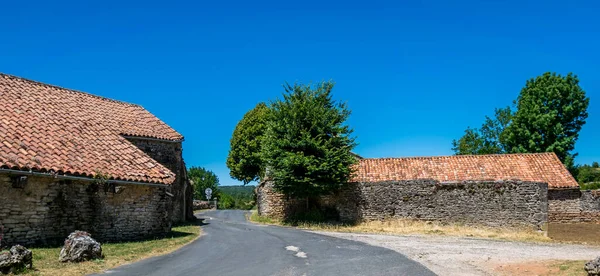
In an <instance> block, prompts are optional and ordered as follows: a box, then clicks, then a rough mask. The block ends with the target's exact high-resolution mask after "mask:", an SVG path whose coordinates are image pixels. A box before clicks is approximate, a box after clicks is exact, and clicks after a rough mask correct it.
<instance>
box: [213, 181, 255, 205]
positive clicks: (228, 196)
mask: <svg viewBox="0 0 600 276" xmlns="http://www.w3.org/2000/svg"><path fill="white" fill-rule="evenodd" d="M255 188H256V186H221V187H220V188H219V193H220V197H219V209H242V210H249V209H252V207H254V205H256V195H255V194H254V189H255Z"/></svg>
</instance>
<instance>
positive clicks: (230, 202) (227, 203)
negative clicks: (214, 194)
mask: <svg viewBox="0 0 600 276" xmlns="http://www.w3.org/2000/svg"><path fill="white" fill-rule="evenodd" d="M217 204H218V207H219V209H233V208H234V207H235V200H234V199H233V197H232V196H231V195H229V194H227V193H221V195H220V196H219V199H218V201H217Z"/></svg>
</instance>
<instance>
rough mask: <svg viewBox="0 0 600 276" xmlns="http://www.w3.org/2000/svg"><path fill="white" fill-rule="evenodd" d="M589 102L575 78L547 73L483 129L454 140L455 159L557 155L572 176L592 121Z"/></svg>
mask: <svg viewBox="0 0 600 276" xmlns="http://www.w3.org/2000/svg"><path fill="white" fill-rule="evenodd" d="M589 102H590V99H589V98H588V97H586V95H585V91H583V89H582V88H581V87H580V86H579V79H578V78H577V76H575V75H573V74H572V73H569V74H568V75H566V76H561V75H559V74H556V73H544V74H543V75H541V76H538V77H536V78H533V79H530V80H528V81H527V83H526V84H525V87H524V88H523V89H521V93H520V94H519V97H518V98H517V100H516V101H515V102H514V103H515V107H516V111H514V112H513V111H511V109H510V108H509V107H507V108H504V109H496V114H495V117H494V118H489V117H486V121H485V123H484V124H483V125H482V127H481V128H479V129H472V128H467V130H466V131H465V134H464V136H463V137H461V138H460V139H458V140H454V141H452V146H453V147H452V150H454V152H455V153H456V154H493V153H521V152H523V153H527V152H529V153H533V152H554V153H556V155H557V156H558V157H559V158H560V160H561V161H562V162H563V163H564V164H565V166H567V168H569V169H570V170H571V172H572V173H573V172H574V165H573V163H574V162H573V159H574V157H575V155H576V154H575V153H572V151H573V149H574V148H575V142H576V141H577V138H578V137H579V131H580V130H581V127H582V126H583V125H584V124H585V120H586V118H587V116H588V113H587V108H588V105H589Z"/></svg>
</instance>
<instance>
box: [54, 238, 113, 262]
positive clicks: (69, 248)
mask: <svg viewBox="0 0 600 276" xmlns="http://www.w3.org/2000/svg"><path fill="white" fill-rule="evenodd" d="M102 257H103V256H102V246H101V245H100V243H99V242H97V241H96V240H94V239H92V237H90V234H88V233H87V232H84V231H75V232H73V233H71V234H70V235H69V237H67V239H66V240H65V245H64V246H63V248H62V249H61V250H60V255H59V257H58V260H59V261H61V262H83V261H88V260H92V259H100V258H102Z"/></svg>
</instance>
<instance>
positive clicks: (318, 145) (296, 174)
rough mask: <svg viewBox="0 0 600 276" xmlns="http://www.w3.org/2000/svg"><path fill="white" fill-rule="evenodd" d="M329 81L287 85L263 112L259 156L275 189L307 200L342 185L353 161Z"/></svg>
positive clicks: (343, 112)
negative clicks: (264, 120) (264, 128)
mask: <svg viewBox="0 0 600 276" xmlns="http://www.w3.org/2000/svg"><path fill="white" fill-rule="evenodd" d="M333 86H334V84H333V83H332V82H321V83H319V84H317V85H315V86H311V85H302V84H294V85H286V86H285V93H284V94H283V99H280V100H276V101H275V102H273V103H272V106H271V110H270V112H269V113H268V114H269V116H268V118H269V119H268V120H267V131H266V133H265V139H264V141H263V156H264V158H265V161H266V164H267V168H268V171H267V176H268V177H269V178H271V179H272V180H273V182H274V186H275V189H277V190H278V191H280V192H282V193H283V194H285V195H287V196H290V197H292V198H306V199H309V198H311V197H314V196H318V195H325V194H328V193H331V192H333V191H335V190H337V189H339V188H341V187H342V186H343V185H345V184H346V183H347V182H348V180H349V178H350V177H351V174H352V166H351V165H352V164H354V163H355V162H356V158H355V156H354V155H353V154H352V153H351V151H352V149H353V148H354V147H355V145H356V143H355V138H353V137H351V134H352V129H351V128H350V127H349V126H347V125H346V124H345V122H346V120H347V119H348V117H349V116H350V110H348V108H347V106H346V104H344V103H339V102H336V101H334V100H333V99H332V96H331V91H332V89H333Z"/></svg>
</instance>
